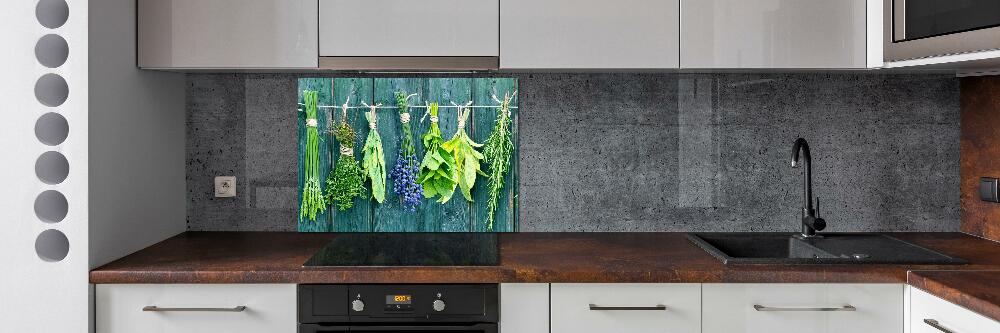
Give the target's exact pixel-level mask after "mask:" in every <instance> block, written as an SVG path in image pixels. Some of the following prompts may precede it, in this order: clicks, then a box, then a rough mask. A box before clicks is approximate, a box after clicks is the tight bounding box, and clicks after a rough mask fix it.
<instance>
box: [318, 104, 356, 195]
mask: <svg viewBox="0 0 1000 333" xmlns="http://www.w3.org/2000/svg"><path fill="white" fill-rule="evenodd" d="M333 136H334V138H336V139H337V142H338V143H340V158H338V159H337V165H336V166H335V167H334V168H333V170H331V171H330V176H329V177H327V178H326V200H327V202H329V203H331V204H335V205H336V206H337V209H339V210H342V211H344V210H348V209H351V207H354V198H355V197H359V196H361V194H362V193H363V192H364V190H365V188H364V185H365V181H364V173H363V170H361V166H359V165H358V161H357V160H355V159H354V136H355V134H354V129H353V128H351V125H349V124H348V123H347V109H346V108H345V109H344V112H343V117H342V118H341V122H340V125H338V126H337V128H336V129H334V130H333Z"/></svg>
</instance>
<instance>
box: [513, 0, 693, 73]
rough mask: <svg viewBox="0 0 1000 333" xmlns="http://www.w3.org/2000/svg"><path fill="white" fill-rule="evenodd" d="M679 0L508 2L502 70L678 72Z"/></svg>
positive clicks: (547, 0) (514, 0) (542, 0)
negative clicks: (644, 70)
mask: <svg viewBox="0 0 1000 333" xmlns="http://www.w3.org/2000/svg"><path fill="white" fill-rule="evenodd" d="M679 9H680V8H679V5H678V0H617V1H607V0H503V1H502V2H501V4H500V68H501V69H670V68H674V69H676V68H677V66H678V44H679V42H678V37H679V36H678V35H679V34H678V28H679V25H680V23H679V21H678V14H679V13H678V12H679Z"/></svg>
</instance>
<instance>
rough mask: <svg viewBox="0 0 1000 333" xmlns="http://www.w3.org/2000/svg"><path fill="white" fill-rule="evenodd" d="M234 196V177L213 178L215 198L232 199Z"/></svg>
mask: <svg viewBox="0 0 1000 333" xmlns="http://www.w3.org/2000/svg"><path fill="white" fill-rule="evenodd" d="M235 196H236V177H233V176H221V177H215V197H216V198H232V197H235Z"/></svg>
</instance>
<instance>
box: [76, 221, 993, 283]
mask: <svg viewBox="0 0 1000 333" xmlns="http://www.w3.org/2000/svg"><path fill="white" fill-rule="evenodd" d="M892 235H893V236H895V237H897V238H900V239H903V240H906V241H909V242H912V243H915V244H919V245H922V246H926V247H928V248H931V249H934V250H937V251H941V252H943V253H946V254H949V255H952V256H956V257H960V258H963V259H965V260H968V261H969V264H968V265H957V266H956V265H942V266H935V265H747V266H726V265H723V264H722V263H721V262H720V261H719V260H717V259H715V258H714V257H712V256H711V255H709V254H708V253H706V252H705V251H702V250H701V249H699V248H698V247H697V246H695V245H694V244H692V243H691V242H689V241H688V240H687V239H686V238H685V236H684V234H683V233H511V234H501V235H500V265H499V266H494V267H302V263H304V262H305V261H306V260H307V259H309V257H311V256H312V255H313V253H315V252H316V251H318V250H319V249H320V248H322V247H323V245H325V244H326V243H327V242H329V241H330V239H332V237H336V234H315V233H274V232H186V233H183V234H180V235H177V236H175V237H172V238H170V239H167V240H165V241H163V242H160V243H158V244H156V245H153V246H150V247H148V248H146V249H143V250H141V251H139V252H136V253H134V254H131V255H129V256H126V257H124V258H122V259H119V260H117V261H114V262H112V263H109V264H107V265H105V266H103V267H100V268H97V269H95V270H94V271H92V272H91V273H90V282H91V283H498V282H692V283H711V282H784V283H795V282H797V283H806V282H841V283H848V282H886V283H892V282H894V283H903V282H906V279H907V275H906V274H907V271H910V270H1000V243H996V242H992V241H989V240H985V239H981V238H977V237H973V236H969V235H965V234H961V233H894V234H892Z"/></svg>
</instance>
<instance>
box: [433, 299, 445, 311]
mask: <svg viewBox="0 0 1000 333" xmlns="http://www.w3.org/2000/svg"><path fill="white" fill-rule="evenodd" d="M434 311H437V312H441V311H444V301H442V300H439V299H436V300H434Z"/></svg>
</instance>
